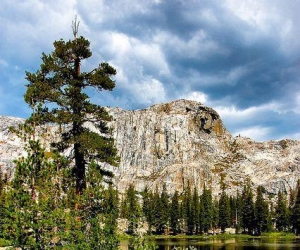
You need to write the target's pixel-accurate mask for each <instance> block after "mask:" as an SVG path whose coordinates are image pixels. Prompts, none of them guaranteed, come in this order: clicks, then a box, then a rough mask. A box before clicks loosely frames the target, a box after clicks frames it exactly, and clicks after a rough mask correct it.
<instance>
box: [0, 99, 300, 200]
mask: <svg viewBox="0 0 300 250" xmlns="http://www.w3.org/2000/svg"><path fill="white" fill-rule="evenodd" d="M107 109H108V111H109V113H110V114H111V116H112V118H113V119H112V121H111V122H110V123H109V124H108V125H109V126H110V127H111V128H112V131H113V137H114V139H115V146H116V148H117V149H118V152H119V155H120V157H121V164H120V167H118V168H112V170H113V171H114V173H115V179H114V180H115V183H116V185H117V187H118V189H119V190H120V191H121V192H122V191H124V190H125V189H126V188H127V187H128V185H129V184H130V183H134V184H135V186H136V188H137V190H139V191H142V190H143V189H144V188H145V187H146V186H148V187H150V188H152V189H154V188H156V186H157V187H158V188H159V189H160V188H161V187H162V185H163V184H166V186H167V190H168V192H169V193H172V192H174V190H178V191H183V189H184V187H185V186H186V185H187V184H188V183H189V184H190V185H191V186H194V187H196V188H197V189H198V190H199V191H200V192H201V190H202V188H203V186H204V184H205V185H206V186H207V187H210V188H212V191H213V194H214V195H218V194H219V193H220V190H221V189H220V184H221V182H224V183H225V184H226V185H227V192H228V193H229V194H233V195H234V194H236V192H237V191H240V190H241V189H242V186H243V184H244V183H245V181H246V180H250V182H251V184H252V187H253V188H256V187H257V186H258V185H262V186H264V187H265V188H266V190H267V192H268V193H270V194H277V192H278V191H279V190H281V191H284V192H287V193H289V192H290V190H291V189H293V188H295V186H296V183H297V180H298V178H299V177H300V142H299V141H296V140H289V139H285V140H280V141H267V142H255V141H253V140H251V139H250V138H245V137H240V136H237V137H233V136H232V135H231V134H230V132H229V131H228V130H227V129H226V127H225V126H224V124H223V122H222V120H221V117H220V116H219V114H218V113H217V112H216V111H215V110H214V109H212V108H210V107H207V106H205V105H203V104H201V103H199V102H196V101H188V100H184V99H180V100H175V101H172V102H168V103H162V104H155V105H152V106H150V107H148V108H146V109H139V110H130V111H127V110H124V109H121V108H107ZM23 121H24V120H23V119H22V118H14V117H7V116H0V153H1V158H0V165H2V167H3V169H5V171H6V170H7V171H8V172H13V164H12V160H13V159H15V158H17V157H19V156H22V155H24V151H23V150H22V143H21V141H20V140H19V139H18V138H16V136H15V135H13V134H12V133H11V132H9V130H8V127H9V126H15V125H17V124H18V123H20V122H23ZM87 126H89V127H93V129H95V127H94V126H93V124H87ZM49 131H50V132H49ZM51 131H52V130H51V129H49V130H48V133H50V134H51V133H52V132H51Z"/></svg>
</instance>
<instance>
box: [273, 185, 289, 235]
mask: <svg viewBox="0 0 300 250" xmlns="http://www.w3.org/2000/svg"><path fill="white" fill-rule="evenodd" d="M275 209H276V228H277V230H278V231H286V230H287V228H288V226H289V213H288V206H287V199H286V195H284V194H283V193H282V192H280V191H279V192H278V196H277V204H276V208H275Z"/></svg>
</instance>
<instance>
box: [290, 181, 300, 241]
mask: <svg viewBox="0 0 300 250" xmlns="http://www.w3.org/2000/svg"><path fill="white" fill-rule="evenodd" d="M292 222H293V228H294V230H295V232H296V234H297V235H299V234H300V181H299V180H298V183H297V195H296V198H295V203H294V204H293V207H292Z"/></svg>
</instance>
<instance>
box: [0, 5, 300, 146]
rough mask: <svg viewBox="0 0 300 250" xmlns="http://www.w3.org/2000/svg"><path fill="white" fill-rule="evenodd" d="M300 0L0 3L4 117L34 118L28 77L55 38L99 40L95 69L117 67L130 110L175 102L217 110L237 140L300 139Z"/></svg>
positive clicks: (117, 95)
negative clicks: (75, 26) (75, 27)
mask: <svg viewBox="0 0 300 250" xmlns="http://www.w3.org/2000/svg"><path fill="white" fill-rule="evenodd" d="M299 9H300V1H299V0H285V1H282V0H224V1H219V0H130V1H127V0H85V1H80V0H52V1H49V0H0V30H1V40H0V51H1V53H0V100H1V101H0V115H10V116H18V117H24V118H26V117H28V116H29V114H30V110H29V109H28V107H27V105H26V104H25V103H24V101H23V94H24V93H25V84H26V83H27V82H26V80H25V79H24V76H25V71H30V72H35V71H36V70H37V69H38V68H39V65H40V63H41V60H40V57H41V53H42V52H45V53H50V52H51V51H52V49H53V42H54V41H55V40H59V39H60V38H63V39H65V40H68V39H72V29H71V23H72V20H73V19H74V16H75V15H77V17H78V19H79V20H80V26H79V35H82V36H84V37H86V38H88V39H89V40H90V42H91V49H92V51H93V56H92V57H91V58H90V59H89V60H88V61H87V62H85V63H84V65H83V67H84V68H85V69H86V70H87V71H88V70H89V69H92V68H93V67H96V66H97V65H98V63H99V62H101V61H108V62H109V63H110V64H112V65H113V66H114V67H115V68H116V69H117V71H118V74H117V76H116V77H115V80H116V84H117V87H116V88H115V90H114V91H113V92H109V93H104V92H103V93H98V92H90V95H91V98H92V100H93V101H94V102H96V103H98V104H101V105H109V106H118V107H121V108H124V109H139V108H145V107H148V106H150V105H152V104H155V103H160V102H168V101H172V100H175V99H181V98H185V99H191V100H197V101H199V102H201V103H203V104H205V105H207V106H210V107H212V108H214V109H215V110H217V111H218V112H219V114H220V115H221V117H222V119H223V121H224V123H225V126H226V127H227V128H228V129H229V131H230V132H231V133H232V134H233V135H238V134H241V135H244V136H247V137H251V138H252V139H255V140H258V141H264V140H279V139H282V138H291V139H300V16H299Z"/></svg>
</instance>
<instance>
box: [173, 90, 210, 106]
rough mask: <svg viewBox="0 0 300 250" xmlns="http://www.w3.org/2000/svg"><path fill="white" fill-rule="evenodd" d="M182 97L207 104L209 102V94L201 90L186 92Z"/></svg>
mask: <svg viewBox="0 0 300 250" xmlns="http://www.w3.org/2000/svg"><path fill="white" fill-rule="evenodd" d="M179 98H180V99H187V100H192V101H197V102H201V103H203V104H205V103H206V102H207V95H206V94H204V93H202V92H199V91H193V92H190V93H186V94H184V95H182V96H180V97H179Z"/></svg>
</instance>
